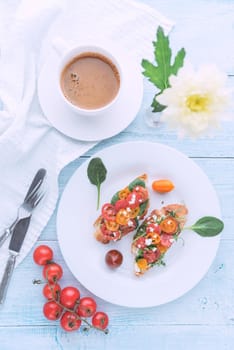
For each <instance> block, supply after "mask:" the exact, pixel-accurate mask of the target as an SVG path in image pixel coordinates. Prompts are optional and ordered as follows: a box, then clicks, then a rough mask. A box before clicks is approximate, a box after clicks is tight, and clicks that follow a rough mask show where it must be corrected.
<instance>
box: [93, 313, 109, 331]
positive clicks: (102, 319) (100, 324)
mask: <svg viewBox="0 0 234 350" xmlns="http://www.w3.org/2000/svg"><path fill="white" fill-rule="evenodd" d="M108 323H109V318H108V316H107V314H106V313H105V312H101V311H98V312H96V313H95V314H94V315H93V318H92V325H93V326H94V327H96V328H100V329H106V327H107V326H108Z"/></svg>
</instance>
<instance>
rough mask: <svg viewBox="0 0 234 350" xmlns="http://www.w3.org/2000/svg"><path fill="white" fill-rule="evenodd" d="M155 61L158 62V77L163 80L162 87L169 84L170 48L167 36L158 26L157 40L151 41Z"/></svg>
mask: <svg viewBox="0 0 234 350" xmlns="http://www.w3.org/2000/svg"><path fill="white" fill-rule="evenodd" d="M153 45H154V56H155V61H156V62H157V64H158V67H159V70H158V74H159V78H160V79H161V80H162V81H163V85H164V89H166V88H167V87H168V86H169V83H168V78H169V76H170V74H171V70H170V67H171V49H170V46H169V38H168V36H166V35H165V34H164V31H163V28H162V27H160V26H159V27H158V30H157V41H156V42H153Z"/></svg>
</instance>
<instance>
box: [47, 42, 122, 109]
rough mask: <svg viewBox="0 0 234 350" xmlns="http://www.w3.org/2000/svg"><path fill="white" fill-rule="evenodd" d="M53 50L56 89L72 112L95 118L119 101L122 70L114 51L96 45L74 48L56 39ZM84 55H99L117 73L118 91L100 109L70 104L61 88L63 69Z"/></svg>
mask: <svg viewBox="0 0 234 350" xmlns="http://www.w3.org/2000/svg"><path fill="white" fill-rule="evenodd" d="M52 46H53V48H54V49H55V50H56V52H57V54H58V55H59V59H60V61H59V64H58V72H57V82H56V84H57V89H58V91H59V94H60V97H61V99H63V101H64V103H65V104H66V105H67V106H68V107H69V108H70V109H72V110H73V111H74V112H76V113H78V114H80V115H85V116H95V115H101V114H103V113H106V112H108V110H110V109H112V108H113V107H114V105H115V104H116V102H117V101H118V99H119V96H120V94H121V90H122V85H123V74H122V71H123V70H122V68H121V63H120V60H119V59H118V57H117V56H118V55H117V54H116V53H114V50H113V49H112V50H111V49H110V50H109V49H106V48H103V47H101V46H96V45H81V46H79V45H78V46H75V45H69V44H67V43H66V42H65V41H64V40H63V39H61V38H56V39H54V40H53V42H52ZM84 53H91V54H92V53H93V54H94V55H95V54H96V55H100V57H101V56H103V57H104V58H107V61H110V62H111V63H112V64H113V66H114V67H115V68H116V69H117V72H118V78H119V89H118V91H117V93H116V95H115V96H114V98H113V99H112V100H110V101H109V102H108V103H107V104H105V105H104V106H102V107H99V108H87V109H86V108H83V107H79V106H78V105H77V104H74V103H72V102H71V101H70V100H69V99H68V98H67V97H66V96H65V95H64V91H63V89H62V86H61V75H62V73H63V71H64V69H65V68H66V67H67V66H68V65H69V63H71V62H72V61H73V60H75V59H76V57H77V59H79V56H80V55H82V54H84Z"/></svg>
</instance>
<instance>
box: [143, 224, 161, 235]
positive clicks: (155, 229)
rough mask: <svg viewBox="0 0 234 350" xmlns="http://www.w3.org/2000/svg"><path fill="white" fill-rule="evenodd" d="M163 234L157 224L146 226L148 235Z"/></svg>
mask: <svg viewBox="0 0 234 350" xmlns="http://www.w3.org/2000/svg"><path fill="white" fill-rule="evenodd" d="M153 232H154V233H158V234H160V233H161V227H160V226H159V225H158V224H156V223H153V222H152V223H151V224H148V225H147V226H146V233H153Z"/></svg>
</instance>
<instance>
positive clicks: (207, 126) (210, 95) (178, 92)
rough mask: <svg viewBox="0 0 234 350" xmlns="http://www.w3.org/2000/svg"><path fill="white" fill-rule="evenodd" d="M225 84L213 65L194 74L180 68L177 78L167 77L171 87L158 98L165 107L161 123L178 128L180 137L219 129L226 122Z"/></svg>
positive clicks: (226, 96)
mask: <svg viewBox="0 0 234 350" xmlns="http://www.w3.org/2000/svg"><path fill="white" fill-rule="evenodd" d="M226 81H227V77H226V75H225V74H223V73H221V72H220V71H219V70H218V69H217V67H215V66H214V65H204V66H202V67H201V68H200V69H199V70H198V71H197V72H195V71H194V70H193V69H192V68H191V67H184V68H181V69H180V70H179V72H178V74H177V76H174V75H172V76H171V77H170V78H169V83H170V88H168V89H165V90H164V91H163V93H162V94H161V95H159V96H158V97H157V100H158V102H159V103H160V104H162V105H164V106H167V108H165V109H164V110H163V112H162V120H164V121H166V122H167V123H168V125H169V127H172V128H177V129H178V132H179V135H180V136H184V135H188V136H192V137H198V136H201V135H205V134H210V131H211V129H212V127H216V128H217V127H219V126H220V121H221V120H223V119H225V115H224V113H223V112H224V110H225V108H226V107H227V105H228V103H229V99H230V91H229V90H228V89H227V88H226V87H225V84H226Z"/></svg>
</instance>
